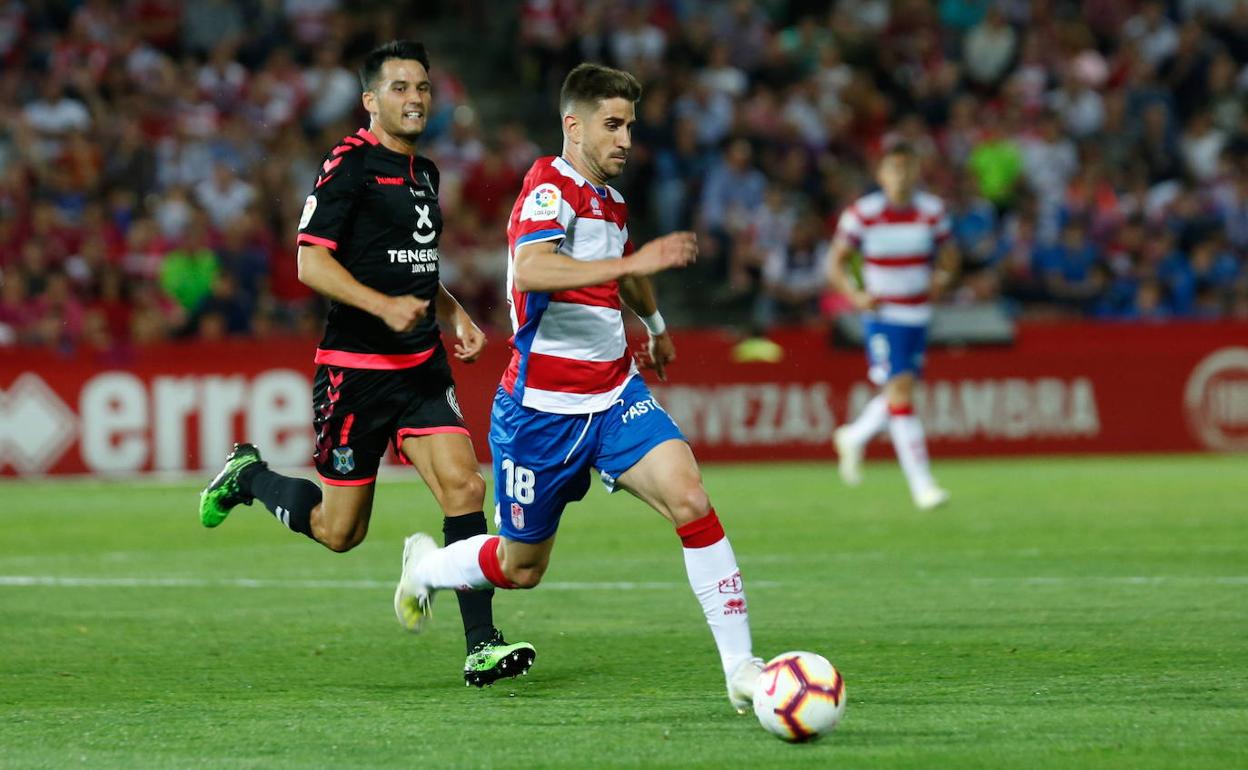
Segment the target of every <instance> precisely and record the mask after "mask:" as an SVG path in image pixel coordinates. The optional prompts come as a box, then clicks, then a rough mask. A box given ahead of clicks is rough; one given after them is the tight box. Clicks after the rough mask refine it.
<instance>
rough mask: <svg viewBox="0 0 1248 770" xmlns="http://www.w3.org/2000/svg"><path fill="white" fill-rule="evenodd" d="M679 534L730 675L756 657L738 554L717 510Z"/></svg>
mask: <svg viewBox="0 0 1248 770" xmlns="http://www.w3.org/2000/svg"><path fill="white" fill-rule="evenodd" d="M676 533H677V534H678V535H680V539H681V541H682V542H683V543H684V546H685V548H684V551H685V572H686V573H688V575H689V587H690V588H692V589H693V593H694V595H695V596H697V597H698V602H699V603H700V604H701V605H702V612H703V614H705V615H706V623H707V625H709V626H710V627H711V635H712V636H714V637H715V646H716V647H718V648H719V660H720V663H721V664H722V665H723V667H724V677H725V678H727V677H728V676H729V675H730V674H732V672H733V671H735V670H736V668H737V666H739V665H740V664H741V662H742V661H744V660H748V659H750V658H752V657H754V653H753V643H752V642H751V640H750V616H749V610H748V607H747V606H746V603H745V586H744V585H743V584H742V582H741V571H740V570H739V569H737V557H736V556H735V555H734V554H733V552H732V545H731V544H730V543H729V542H728V538H727V536H725V535H724V529H723V526H721V525H720V523H719V517H718V516H716V515H715V511H714V510H712V511H711V512H710V513H708V514H707V515H706V516H703V517H702V518H700V519H698V520H697V521H694V522H690V523H689V524H686V525H685V526H683V527H680V528H679V529H677V530H676Z"/></svg>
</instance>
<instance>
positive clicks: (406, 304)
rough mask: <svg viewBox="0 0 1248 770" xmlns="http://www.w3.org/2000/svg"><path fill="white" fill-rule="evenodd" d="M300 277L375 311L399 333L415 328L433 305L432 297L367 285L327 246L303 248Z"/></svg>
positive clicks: (327, 293) (341, 299)
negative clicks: (395, 293)
mask: <svg viewBox="0 0 1248 770" xmlns="http://www.w3.org/2000/svg"><path fill="white" fill-rule="evenodd" d="M299 280H300V281H302V282H303V283H304V284H305V285H307V286H308V287H310V288H311V289H313V290H314V291H316V292H318V293H319V294H323V295H325V296H326V297H329V298H330V299H332V300H334V301H335V302H341V303H343V304H346V305H351V306H352V307H358V308H359V309H360V310H363V311H364V312H366V313H372V314H373V315H375V316H377V317H378V318H380V319H381V320H383V321H385V322H386V326H389V327H390V328H391V329H392V330H394V331H396V332H407V331H411V330H412V329H414V328H415V327H416V324H417V323H419V322H420V319H422V318H424V317H425V312H426V311H427V310H428V308H429V301H428V300H424V299H417V298H416V297H413V296H412V295H410V294H400V295H399V296H397V297H391V296H390V295H388V294H382V293H381V292H379V291H377V290H376V289H372V288H369V287H368V286H365V285H364V284H362V283H360V282H359V281H357V280H356V279H355V277H354V276H352V275H351V273H350V272H349V271H348V270H347V269H346V268H345V267H343V266H342V263H341V262H339V261H338V260H336V259H334V255H332V254H330V253H329V249H327V248H325V247H324V246H300V247H299Z"/></svg>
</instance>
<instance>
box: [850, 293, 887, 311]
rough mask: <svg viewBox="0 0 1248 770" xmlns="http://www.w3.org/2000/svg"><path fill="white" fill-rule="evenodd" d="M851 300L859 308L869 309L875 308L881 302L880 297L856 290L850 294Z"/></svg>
mask: <svg viewBox="0 0 1248 770" xmlns="http://www.w3.org/2000/svg"><path fill="white" fill-rule="evenodd" d="M849 302H850V304H852V305H853V306H854V307H855V308H857V309H858V310H862V311H869V310H875V308H876V307H877V306H878V305H879V304H880V298H879V297H874V296H872V295H870V294H868V293H867V292H865V291H856V292H853V293H852V294H850V295H849Z"/></svg>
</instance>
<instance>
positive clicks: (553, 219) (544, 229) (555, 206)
mask: <svg viewBox="0 0 1248 770" xmlns="http://www.w3.org/2000/svg"><path fill="white" fill-rule="evenodd" d="M565 182H566V183H565ZM578 194H579V191H578V190H577V188H576V185H575V184H574V183H572V181H571V180H564V179H562V178H560V179H559V180H556V179H551V178H547V179H545V180H538V181H537V182H536V184H533V186H532V187H531V188H530V189H529V190H528V191H527V192H526V193H525V194H524V203H523V204H521V206H520V216H519V218H518V220H517V222H516V248H519V247H521V246H523V245H525V244H526V243H539V242H541V241H561V240H563V238H564V236H565V235H567V232H568V228H569V227H571V226H572V220H573V219H575V218H576V209H575V207H574V205H573V201H575V196H577V195H578ZM570 198H571V200H570Z"/></svg>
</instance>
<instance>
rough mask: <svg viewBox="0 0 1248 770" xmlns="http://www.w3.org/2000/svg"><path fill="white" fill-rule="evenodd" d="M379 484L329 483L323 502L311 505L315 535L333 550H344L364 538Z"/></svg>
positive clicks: (347, 549)
mask: <svg viewBox="0 0 1248 770" xmlns="http://www.w3.org/2000/svg"><path fill="white" fill-rule="evenodd" d="M375 491H376V484H373V483H368V484H360V485H359V486H350V487H346V486H335V485H333V484H326V485H325V486H324V488H323V489H322V491H321V494H322V495H323V497H322V499H321V504H320V505H318V506H316V507H315V508H313V509H312V515H311V520H312V539H313V540H315V541H316V542H318V543H320V544H321V545H323V546H325V547H326V548H328V549H329V550H331V551H336V552H337V553H344V552H346V551H350V550H351V549H352V548H354V547H356V546H357V545H359V544H360V543H362V542H364V536H365V535H367V534H368V522H369V519H371V518H372V514H373V494H374V492H375Z"/></svg>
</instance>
